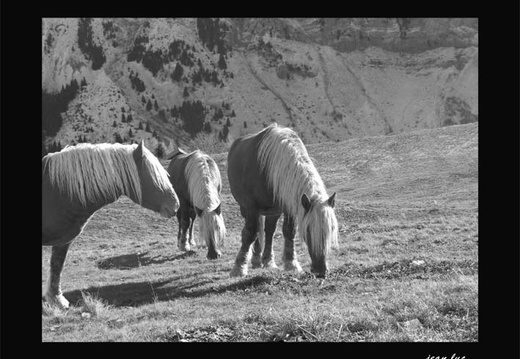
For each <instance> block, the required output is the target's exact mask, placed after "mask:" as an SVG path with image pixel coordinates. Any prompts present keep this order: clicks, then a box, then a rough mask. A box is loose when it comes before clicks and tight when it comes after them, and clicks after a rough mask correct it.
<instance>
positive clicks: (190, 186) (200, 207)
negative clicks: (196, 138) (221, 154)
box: [168, 149, 226, 259]
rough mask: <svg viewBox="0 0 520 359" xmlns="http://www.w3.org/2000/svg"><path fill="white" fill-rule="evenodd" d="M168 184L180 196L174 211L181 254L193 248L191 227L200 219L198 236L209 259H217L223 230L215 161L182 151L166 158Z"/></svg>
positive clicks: (217, 171)
mask: <svg viewBox="0 0 520 359" xmlns="http://www.w3.org/2000/svg"><path fill="white" fill-rule="evenodd" d="M169 159H171V162H170V164H169V166H168V172H169V174H170V181H171V183H172V185H173V188H174V189H175V192H176V193H177V195H178V196H179V201H180V208H179V211H178V212H177V219H178V220H179V233H178V236H177V241H178V242H177V244H178V246H179V249H180V250H182V251H189V250H190V245H191V246H194V245H195V238H193V224H194V222H195V219H196V217H197V216H198V217H199V218H200V235H201V236H202V237H203V238H204V239H205V242H206V245H207V246H208V255H207V258H208V259H217V258H218V257H220V251H219V249H218V246H219V245H220V244H221V243H222V242H223V240H224V236H225V234H226V227H225V226H224V220H223V218H222V214H221V202H220V190H221V188H222V180H221V178H220V171H219V169H218V167H217V164H216V163H215V161H214V160H213V159H212V158H211V157H210V156H208V155H207V154H205V153H202V152H201V151H198V150H197V151H194V152H192V153H189V154H188V153H186V152H184V151H183V150H181V149H178V150H177V152H175V153H173V154H172V155H170V156H169Z"/></svg>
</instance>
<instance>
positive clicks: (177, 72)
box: [172, 60, 200, 81]
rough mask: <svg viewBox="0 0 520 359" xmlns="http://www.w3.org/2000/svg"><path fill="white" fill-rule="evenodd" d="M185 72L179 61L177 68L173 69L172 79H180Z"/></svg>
mask: <svg viewBox="0 0 520 359" xmlns="http://www.w3.org/2000/svg"><path fill="white" fill-rule="evenodd" d="M199 61H200V60H199ZM183 73H184V69H183V68H182V66H181V64H180V63H179V62H177V65H176V66H175V70H173V73H172V80H173V81H180V79H181V78H182V75H183Z"/></svg>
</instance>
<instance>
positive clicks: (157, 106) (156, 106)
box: [153, 100, 159, 111]
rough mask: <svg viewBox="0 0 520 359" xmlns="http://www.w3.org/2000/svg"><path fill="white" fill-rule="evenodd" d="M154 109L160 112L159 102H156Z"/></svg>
mask: <svg viewBox="0 0 520 359" xmlns="http://www.w3.org/2000/svg"><path fill="white" fill-rule="evenodd" d="M153 108H154V109H155V111H159V105H158V104H157V100H155V101H154V103H153Z"/></svg>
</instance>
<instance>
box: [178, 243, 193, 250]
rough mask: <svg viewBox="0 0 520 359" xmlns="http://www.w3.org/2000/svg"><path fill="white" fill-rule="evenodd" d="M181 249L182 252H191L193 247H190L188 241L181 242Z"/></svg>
mask: <svg viewBox="0 0 520 359" xmlns="http://www.w3.org/2000/svg"><path fill="white" fill-rule="evenodd" d="M179 250H181V251H182V252H189V251H190V250H191V248H190V245H189V244H188V243H186V244H180V245H179Z"/></svg>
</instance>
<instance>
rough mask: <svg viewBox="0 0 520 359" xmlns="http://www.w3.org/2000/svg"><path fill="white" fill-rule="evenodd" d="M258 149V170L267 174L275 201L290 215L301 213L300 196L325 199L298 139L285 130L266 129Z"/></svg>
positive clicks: (270, 127) (291, 132)
mask: <svg viewBox="0 0 520 359" xmlns="http://www.w3.org/2000/svg"><path fill="white" fill-rule="evenodd" d="M264 131H266V132H265V134H264V136H263V139H262V140H261V142H260V144H259V146H258V160H259V164H260V169H261V171H263V172H264V173H265V174H266V175H267V179H268V183H269V185H270V187H271V189H272V190H273V195H274V199H275V201H276V202H277V203H278V204H280V205H282V207H283V208H284V209H285V210H286V211H287V212H289V214H291V215H292V216H298V214H299V212H300V211H301V210H302V204H301V196H302V194H304V193H305V194H307V196H308V197H309V198H310V199H311V201H312V200H314V199H320V200H326V199H327V198H328V196H327V191H326V189H325V185H324V184H323V181H322V179H321V177H320V175H319V173H318V171H317V170H316V167H314V164H313V163H312V160H311V159H310V157H309V154H308V153H307V149H306V148H305V146H304V144H303V142H302V140H301V139H300V138H299V137H298V135H297V134H296V133H295V132H294V131H293V130H291V129H290V128H287V127H281V126H278V125H277V124H276V123H274V124H272V125H270V126H269V127H267V128H266V129H265V130H264Z"/></svg>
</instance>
